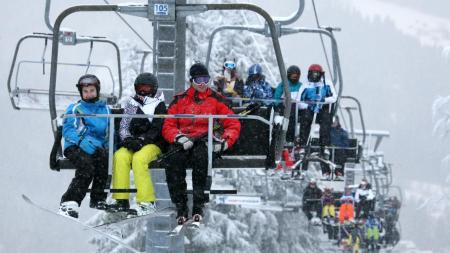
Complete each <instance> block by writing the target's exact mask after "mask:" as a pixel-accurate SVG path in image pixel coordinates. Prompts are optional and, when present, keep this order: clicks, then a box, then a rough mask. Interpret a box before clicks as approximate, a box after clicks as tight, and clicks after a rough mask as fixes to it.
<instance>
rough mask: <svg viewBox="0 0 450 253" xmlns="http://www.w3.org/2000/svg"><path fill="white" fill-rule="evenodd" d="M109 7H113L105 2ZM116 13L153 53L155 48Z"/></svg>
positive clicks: (105, 0)
mask: <svg viewBox="0 0 450 253" xmlns="http://www.w3.org/2000/svg"><path fill="white" fill-rule="evenodd" d="M103 1H104V2H105V3H106V4H107V5H111V4H110V3H109V2H108V0H103ZM114 13H116V15H117V16H118V17H119V18H120V19H121V20H122V21H123V22H124V23H125V24H126V25H127V26H128V27H129V28H130V30H131V31H133V32H134V34H136V36H138V37H139V39H141V41H142V42H143V43H144V44H145V45H147V47H148V48H150V50H151V51H153V47H152V46H150V44H148V43H147V42H146V41H145V39H144V38H143V37H142V36H141V35H140V34H139V33H138V32H137V31H136V30H135V29H134V28H133V27H132V26H131V25H130V23H128V21H126V20H125V18H124V17H123V16H122V15H120V13H118V12H117V11H115V12H114Z"/></svg>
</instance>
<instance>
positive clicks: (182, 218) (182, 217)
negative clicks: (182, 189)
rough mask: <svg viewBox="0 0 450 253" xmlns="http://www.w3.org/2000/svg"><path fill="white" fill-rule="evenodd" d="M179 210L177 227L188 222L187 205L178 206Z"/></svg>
mask: <svg viewBox="0 0 450 253" xmlns="http://www.w3.org/2000/svg"><path fill="white" fill-rule="evenodd" d="M176 208H177V225H178V226H180V225H183V224H184V223H186V221H187V220H188V213H189V209H188V208H187V206H186V204H176Z"/></svg>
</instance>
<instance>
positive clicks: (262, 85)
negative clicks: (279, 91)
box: [243, 64, 273, 105]
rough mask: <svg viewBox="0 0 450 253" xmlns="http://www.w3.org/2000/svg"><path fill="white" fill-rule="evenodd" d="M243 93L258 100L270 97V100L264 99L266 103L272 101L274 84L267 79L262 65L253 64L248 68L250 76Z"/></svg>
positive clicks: (245, 96) (246, 96)
mask: <svg viewBox="0 0 450 253" xmlns="http://www.w3.org/2000/svg"><path fill="white" fill-rule="evenodd" d="M243 95H244V98H250V99H251V100H252V99H253V100H257V101H261V100H265V99H268V101H264V104H266V105H269V104H271V103H272V101H271V99H272V96H273V91H272V86H271V85H270V84H269V83H268V82H267V81H266V77H265V76H264V75H263V72H262V67H261V65H259V64H253V65H252V66H250V68H249V69H248V77H247V80H246V81H245V84H244V94H243Z"/></svg>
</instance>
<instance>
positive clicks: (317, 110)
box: [299, 64, 337, 168]
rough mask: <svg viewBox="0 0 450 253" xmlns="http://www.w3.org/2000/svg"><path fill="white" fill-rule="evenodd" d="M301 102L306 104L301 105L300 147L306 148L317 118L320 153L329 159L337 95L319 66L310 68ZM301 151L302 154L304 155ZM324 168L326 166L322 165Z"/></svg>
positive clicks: (301, 90) (303, 87)
mask: <svg viewBox="0 0 450 253" xmlns="http://www.w3.org/2000/svg"><path fill="white" fill-rule="evenodd" d="M299 93H300V100H301V101H302V102H305V103H306V104H300V106H301V107H302V108H301V109H302V110H301V111H300V145H301V146H302V147H305V146H306V144H307V142H308V138H309V135H310V130H311V124H312V123H314V122H313V119H314V116H316V122H317V123H319V124H320V131H319V134H320V138H319V142H320V153H321V156H322V157H323V158H324V159H327V160H328V159H329V156H330V151H329V150H328V149H327V148H326V146H329V145H330V127H331V112H332V106H331V104H333V103H334V102H336V100H337V94H336V91H335V90H334V86H333V85H329V84H327V83H326V82H325V72H324V71H323V69H322V66H320V65H319V64H312V65H311V66H309V68H308V83H307V84H306V85H302V86H301V87H300V90H299ZM304 152H305V151H304V150H301V151H300V153H304ZM322 168H324V166H323V165H322Z"/></svg>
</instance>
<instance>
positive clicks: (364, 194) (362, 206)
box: [355, 178, 375, 218]
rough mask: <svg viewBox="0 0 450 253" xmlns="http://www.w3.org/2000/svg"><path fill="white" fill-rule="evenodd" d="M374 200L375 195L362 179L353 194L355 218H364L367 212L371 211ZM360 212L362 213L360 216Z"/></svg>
mask: <svg viewBox="0 0 450 253" xmlns="http://www.w3.org/2000/svg"><path fill="white" fill-rule="evenodd" d="M374 199H375V193H374V192H373V190H372V186H371V185H370V184H369V182H367V179H365V178H364V179H362V180H361V183H360V184H359V187H358V189H357V190H356V193H355V202H356V217H357V218H366V217H367V215H368V214H369V211H373V205H374V201H375V200H374ZM361 211H363V213H362V214H361Z"/></svg>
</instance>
